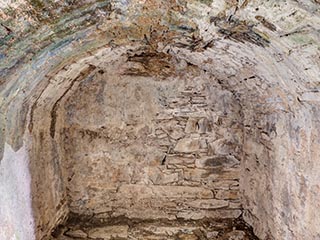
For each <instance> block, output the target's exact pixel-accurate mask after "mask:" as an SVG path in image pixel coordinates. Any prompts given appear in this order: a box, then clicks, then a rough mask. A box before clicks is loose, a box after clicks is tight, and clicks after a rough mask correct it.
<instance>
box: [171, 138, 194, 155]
mask: <svg viewBox="0 0 320 240" xmlns="http://www.w3.org/2000/svg"><path fill="white" fill-rule="evenodd" d="M199 148H200V143H199V139H190V138H183V139H180V140H179V141H178V143H177V145H176V146H175V148H174V151H175V152H181V153H192V152H196V151H198V150H199Z"/></svg>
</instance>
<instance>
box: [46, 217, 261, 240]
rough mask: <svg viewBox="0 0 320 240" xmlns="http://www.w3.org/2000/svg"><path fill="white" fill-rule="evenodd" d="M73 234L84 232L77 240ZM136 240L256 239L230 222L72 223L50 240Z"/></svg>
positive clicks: (239, 223)
mask: <svg viewBox="0 0 320 240" xmlns="http://www.w3.org/2000/svg"><path fill="white" fill-rule="evenodd" d="M70 233H81V235H77V236H78V237H72V236H70ZM73 239H99V240H100V239H105V240H107V239H119V240H120V239H136V240H138V239H139V240H155V239H159V240H161V239H168V240H190V239H194V240H257V238H256V237H255V236H254V235H253V233H252V229H251V228H250V227H248V225H246V224H245V223H244V222H242V221H239V220H234V221H231V222H230V221H228V220H220V221H219V222H214V221H212V220H211V221H203V220H202V221H154V220H153V221H149V222H146V221H124V219H122V220H121V219H118V220H117V223H114V224H107V225H106V224H101V223H100V225H99V227H97V226H96V224H94V225H93V226H92V225H90V223H88V222H85V223H80V222H79V221H77V223H71V222H69V223H68V224H67V227H65V228H62V229H60V233H59V234H57V236H56V237H53V238H50V240H73Z"/></svg>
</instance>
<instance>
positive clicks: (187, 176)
mask: <svg viewBox="0 0 320 240" xmlns="http://www.w3.org/2000/svg"><path fill="white" fill-rule="evenodd" d="M133 51H135V52H136V53H134V54H133V53H131V54H132V55H134V56H136V55H138V54H139V53H140V51H141V50H140V49H138V50H133ZM143 54H144V55H142V56H139V61H137V59H132V58H129V61H128V60H125V59H124V60H125V61H124V62H121V60H118V61H114V62H112V63H108V64H105V65H104V64H103V63H101V64H100V65H99V71H98V72H96V73H95V74H91V75H90V76H89V77H88V78H87V79H85V80H83V82H82V83H81V84H80V85H79V88H78V90H76V91H75V92H74V93H73V94H72V95H70V96H69V99H68V100H67V101H66V102H65V108H64V109H65V110H64V111H65V113H64V117H62V118H64V119H65V120H64V121H65V124H64V125H63V129H61V130H60V131H61V132H62V134H65V140H64V149H65V155H64V156H65V158H66V164H67V167H66V169H67V172H68V176H67V178H68V185H67V189H68V196H69V202H70V211H72V212H74V213H77V214H84V215H90V214H97V215H99V214H103V216H104V217H106V216H108V214H109V216H110V217H111V216H113V217H114V216H122V215H124V216H126V217H129V218H140V219H145V218H150V219H156V218H167V219H175V218H177V217H182V218H188V219H189V218H191V216H193V215H194V214H197V215H198V218H204V217H207V216H215V217H216V218H220V217H219V214H218V213H216V214H210V213H203V216H202V217H201V215H200V216H199V213H200V212H201V211H199V210H200V209H206V210H207V211H214V210H215V209H221V208H223V209H230V208H229V203H230V204H232V203H234V202H237V203H238V202H240V194H239V188H237V189H233V190H231V189H228V188H227V189H225V190H223V191H222V190H219V189H216V188H214V186H215V184H220V185H227V184H229V180H230V179H228V176H227V174H228V173H230V172H232V173H234V174H232V179H231V180H233V181H232V183H231V184H234V185H237V184H238V182H239V179H240V158H241V157H242V150H241V143H242V141H243V140H242V128H241V125H240V124H241V116H240V112H239V111H240V106H239V104H238V103H237V101H236V100H235V99H234V97H233V96H232V94H231V93H230V92H228V91H226V90H221V89H219V88H217V87H214V86H213V85H212V82H214V81H215V79H214V78H213V77H210V76H206V75H205V74H203V72H201V71H199V70H198V69H196V68H194V67H188V66H186V67H184V68H181V69H179V70H177V73H176V74H175V75H173V76H171V77H169V78H166V79H158V78H157V77H154V78H151V77H148V76H136V75H137V73H136V72H135V74H132V73H130V74H128V72H129V71H133V70H132V69H131V68H132V65H133V64H134V66H135V67H136V68H137V69H139V66H140V65H141V63H140V62H141V61H142V60H144V61H147V60H148V58H147V57H146V56H148V54H149V55H150V54H151V53H148V52H145V53H143ZM143 57H144V58H147V59H143ZM136 58H138V57H136ZM122 61H123V60H122ZM142 64H144V63H142ZM168 64H171V63H170V62H168ZM114 69H117V70H118V71H115V70H114ZM218 98H222V99H224V101H223V102H219V101H217V99H218ZM214 118H216V119H217V121H216V122H215V121H213V119H214ZM228 128H229V129H228ZM224 176H225V177H224ZM226 181H228V182H226ZM208 199H210V201H209V200H208ZM217 199H219V200H217ZM203 200H205V201H203ZM240 208H241V205H240V204H239V205H238V207H235V205H233V207H232V210H233V211H235V212H237V209H240ZM185 211H186V212H185ZM183 212H185V213H183ZM224 217H225V216H221V218H224Z"/></svg>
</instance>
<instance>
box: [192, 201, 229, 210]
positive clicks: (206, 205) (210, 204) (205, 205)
mask: <svg viewBox="0 0 320 240" xmlns="http://www.w3.org/2000/svg"><path fill="white" fill-rule="evenodd" d="M187 204H188V205H189V206H190V207H194V208H199V209H217V208H223V207H228V205H229V203H228V201H224V200H216V199H210V200H195V201H192V202H188V203H187Z"/></svg>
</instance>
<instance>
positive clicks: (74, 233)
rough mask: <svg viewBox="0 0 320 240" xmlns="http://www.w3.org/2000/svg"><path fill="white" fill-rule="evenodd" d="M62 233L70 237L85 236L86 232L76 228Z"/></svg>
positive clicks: (86, 235)
mask: <svg viewBox="0 0 320 240" xmlns="http://www.w3.org/2000/svg"><path fill="white" fill-rule="evenodd" d="M64 235H66V236H68V237H72V238H87V237H88V234H87V233H85V232H84V231H82V230H81V229H78V230H69V231H68V232H66V233H65V234H64Z"/></svg>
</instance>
